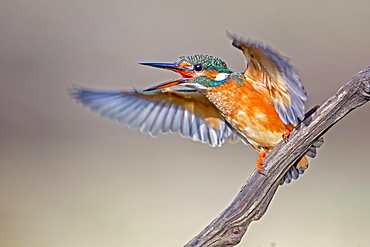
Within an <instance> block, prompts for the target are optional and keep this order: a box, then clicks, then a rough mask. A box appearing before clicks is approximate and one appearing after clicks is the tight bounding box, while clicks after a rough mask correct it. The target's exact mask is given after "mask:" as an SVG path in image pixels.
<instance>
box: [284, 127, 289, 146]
mask: <svg viewBox="0 0 370 247" xmlns="http://www.w3.org/2000/svg"><path fill="white" fill-rule="evenodd" d="M290 132H291V131H290V130H288V129H286V130H285V132H284V134H283V140H284V142H285V143H287V142H288V140H289V135H290Z"/></svg>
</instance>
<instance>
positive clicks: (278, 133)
mask: <svg viewBox="0 0 370 247" xmlns="http://www.w3.org/2000/svg"><path fill="white" fill-rule="evenodd" d="M243 82H244V85H241V84H239V83H237V82H236V81H235V79H233V78H231V79H230V80H229V82H226V83H224V84H221V85H219V86H217V87H209V88H208V89H207V90H206V92H205V96H206V97H207V98H208V99H209V100H210V101H211V102H212V103H213V104H214V105H215V106H216V107H217V108H218V109H219V110H220V112H221V114H222V116H223V117H224V118H225V119H226V121H228V122H229V123H230V124H231V125H232V126H233V127H234V128H235V129H236V130H238V131H239V133H240V134H241V135H242V136H243V137H244V138H246V139H247V140H248V141H249V142H250V143H251V145H252V146H253V147H254V148H256V149H261V148H263V149H265V150H266V151H269V150H270V149H271V148H273V147H274V146H276V145H277V144H278V143H279V142H280V141H281V140H282V135H283V134H284V133H285V132H286V130H287V128H288V126H285V125H284V123H283V122H282V121H281V120H280V117H279V115H278V114H277V112H276V111H275V108H274V105H273V103H272V101H271V98H270V96H269V92H268V91H267V89H266V88H264V87H263V86H256V84H254V85H252V84H251V83H249V82H248V81H247V80H246V79H244V78H243Z"/></svg>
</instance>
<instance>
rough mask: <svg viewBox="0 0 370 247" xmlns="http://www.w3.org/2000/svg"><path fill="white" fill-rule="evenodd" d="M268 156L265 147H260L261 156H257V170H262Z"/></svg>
mask: <svg viewBox="0 0 370 247" xmlns="http://www.w3.org/2000/svg"><path fill="white" fill-rule="evenodd" d="M265 157H266V152H265V151H264V150H263V149H260V156H259V157H258V158H257V171H261V170H262V166H263V160H264V159H265Z"/></svg>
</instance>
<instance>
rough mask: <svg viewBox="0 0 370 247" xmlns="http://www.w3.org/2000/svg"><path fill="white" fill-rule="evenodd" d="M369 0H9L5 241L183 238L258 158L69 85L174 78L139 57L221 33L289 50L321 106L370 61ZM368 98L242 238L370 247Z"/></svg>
mask: <svg viewBox="0 0 370 247" xmlns="http://www.w3.org/2000/svg"><path fill="white" fill-rule="evenodd" d="M369 9H370V1H368V0H364V1H302V2H299V3H298V1H267V0H264V1H147V2H144V1H80V0H77V1H23V2H22V1H7V0H5V1H4V0H3V1H1V2H0V94H1V96H0V112H1V115H0V124H1V129H0V246H4V247H16V246H17V247H18V246H22V247H23V246H24V247H26V246H27V247H30V246H37V247H51V246H57V247H62V246H63V247H64V246H68V247H84V246H86V247H95V246H99V247H100V246H104V247H116V246H182V245H183V244H185V243H187V242H188V241H189V240H190V239H191V238H192V237H193V236H194V235H195V234H197V233H198V232H199V231H200V230H201V229H202V228H203V227H204V226H205V225H207V224H208V223H209V222H210V221H211V220H212V219H213V218H214V217H215V216H216V215H218V213H219V212H221V211H222V210H223V209H224V208H225V207H226V206H227V205H228V204H229V203H230V202H231V200H232V199H233V197H234V196H235V195H236V193H237V191H238V189H239V188H240V186H241V185H242V184H243V182H244V180H245V179H246V178H247V177H248V176H249V174H250V173H251V172H252V170H253V169H254V167H255V159H256V157H257V156H258V153H257V152H255V151H254V150H252V149H251V148H250V147H245V146H244V145H242V144H240V143H239V144H236V145H231V144H227V145H225V146H224V147H222V148H214V149H212V148H210V147H208V146H207V145H203V144H200V143H195V142H192V141H191V140H188V139H183V138H181V137H180V136H179V135H161V136H160V137H159V138H156V139H152V138H150V137H148V136H145V135H142V134H140V133H137V132H131V131H129V130H128V129H127V128H126V127H122V126H119V125H118V124H116V123H115V122H113V121H108V120H105V119H102V118H99V117H98V116H97V115H96V114H93V113H90V112H89V111H88V110H87V109H86V108H82V107H81V106H79V105H78V104H76V103H75V102H73V101H72V100H71V99H70V98H69V96H68V94H67V89H68V88H69V87H70V86H71V85H72V84H79V85H84V86H94V87H100V88H122V89H124V88H127V89H129V88H131V87H133V86H135V87H139V88H144V87H148V86H151V85H154V84H156V83H159V82H163V81H165V80H169V79H173V78H175V76H176V75H175V74H172V73H170V72H166V71H160V70H155V69H152V68H146V67H142V66H139V65H138V64H137V63H138V62H172V61H174V60H175V59H176V58H177V57H178V56H180V55H190V54H195V53H205V54H212V55H215V56H217V57H220V58H222V59H224V60H225V61H227V63H228V65H229V66H230V67H231V68H232V69H234V70H235V71H242V70H243V69H244V61H243V56H242V54H241V53H240V52H239V51H237V50H236V49H234V48H233V47H232V46H231V44H230V40H228V39H227V38H226V35H225V31H226V30H229V31H231V32H235V33H238V34H241V35H243V36H245V37H249V38H254V39H259V40H262V41H264V42H267V43H269V44H270V45H271V46H273V47H275V48H276V49H278V50H279V51H280V52H281V53H282V54H284V55H286V56H288V57H290V58H292V61H293V63H294V65H295V66H297V67H298V68H299V71H300V75H301V77H302V80H303V83H304V85H305V87H306V89H307V92H308V94H309V96H310V100H309V102H308V105H307V106H308V108H310V107H312V106H313V105H315V104H321V103H322V102H324V101H325V100H326V99H327V98H328V97H329V96H331V95H332V94H334V93H335V92H336V91H337V90H338V88H339V87H340V86H342V85H343V84H344V83H346V82H347V81H348V80H349V79H350V78H351V77H352V76H354V75H355V74H356V73H357V72H358V71H360V70H362V69H364V68H366V67H367V66H368V65H369V62H370V31H369V30H370V28H369V21H370V15H369ZM369 110H370V105H365V106H363V107H362V108H360V109H358V110H356V111H354V112H353V113H351V114H350V115H349V116H348V117H346V118H345V119H344V120H343V121H341V122H340V123H339V124H337V125H336V126H335V127H334V128H332V129H331V131H330V132H329V133H328V134H327V135H326V143H325V145H324V146H323V147H322V148H321V150H320V152H319V155H318V157H317V158H316V159H315V160H314V161H313V162H312V163H311V167H310V169H309V170H308V172H307V173H306V174H305V175H304V176H303V177H302V178H301V179H299V180H298V181H295V182H294V183H292V184H290V185H288V186H284V187H281V188H280V190H279V191H278V193H277V195H276V196H275V198H274V200H273V202H272V204H271V205H270V208H269V210H268V212H267V214H266V215H265V216H264V217H263V219H262V220H261V221H259V222H255V223H253V224H252V225H251V227H250V229H249V231H248V232H247V234H246V236H245V237H244V240H243V242H242V243H241V244H240V246H261V247H262V246H264V247H266V246H272V245H274V244H272V243H276V245H275V246H278V247H279V246H285V247H293V246H302V247H308V246H325V247H331V246H333V247H347V246H354V247H359V246H361V247H364V246H370V235H369V232H370V210H369V209H370V199H369V195H370V181H369V172H370V166H369V157H370V142H369V138H370V132H369V120H370V116H369Z"/></svg>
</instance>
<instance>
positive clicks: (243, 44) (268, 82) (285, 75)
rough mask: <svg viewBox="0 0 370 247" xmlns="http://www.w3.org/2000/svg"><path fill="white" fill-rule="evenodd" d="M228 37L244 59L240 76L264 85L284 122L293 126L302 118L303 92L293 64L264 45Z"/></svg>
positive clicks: (304, 96)
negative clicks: (244, 62) (242, 75)
mask: <svg viewBox="0 0 370 247" xmlns="http://www.w3.org/2000/svg"><path fill="white" fill-rule="evenodd" d="M231 38H232V39H233V45H234V46H235V47H237V48H239V49H240V50H242V51H243V53H244V55H245V56H246V58H247V69H246V70H245V72H244V76H245V77H246V78H249V79H251V81H253V82H254V83H256V84H259V85H262V86H264V87H266V88H267V90H268V91H269V93H270V95H271V99H272V100H273V102H274V106H275V109H276V111H277V113H278V114H279V116H280V119H281V120H282V121H283V123H284V124H285V125H288V124H293V125H294V126H295V125H297V124H298V120H303V119H304V111H305V106H304V102H305V101H306V100H307V95H306V91H305V90H304V88H303V86H302V84H301V81H300V79H299V76H298V74H297V72H296V70H295V69H294V67H293V66H291V65H290V64H289V62H288V60H287V59H285V58H282V57H280V56H279V55H278V54H277V53H276V52H275V51H273V50H271V49H270V48H269V47H267V46H266V45H262V44H259V43H256V42H250V41H244V40H240V39H237V38H235V37H231Z"/></svg>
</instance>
